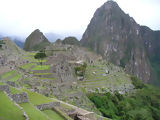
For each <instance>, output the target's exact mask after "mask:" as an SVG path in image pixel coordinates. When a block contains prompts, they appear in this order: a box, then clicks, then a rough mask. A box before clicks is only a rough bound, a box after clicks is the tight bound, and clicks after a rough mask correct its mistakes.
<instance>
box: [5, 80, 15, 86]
mask: <svg viewBox="0 0 160 120" xmlns="http://www.w3.org/2000/svg"><path fill="white" fill-rule="evenodd" d="M6 83H7V84H8V85H10V86H12V87H16V82H12V81H7V82H6Z"/></svg>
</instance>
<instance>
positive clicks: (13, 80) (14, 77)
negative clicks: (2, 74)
mask: <svg viewBox="0 0 160 120" xmlns="http://www.w3.org/2000/svg"><path fill="white" fill-rule="evenodd" d="M21 77H22V75H21V74H19V73H18V74H16V75H15V76H13V77H12V78H10V79H9V80H8V81H12V82H15V81H17V80H18V79H20V78H21Z"/></svg>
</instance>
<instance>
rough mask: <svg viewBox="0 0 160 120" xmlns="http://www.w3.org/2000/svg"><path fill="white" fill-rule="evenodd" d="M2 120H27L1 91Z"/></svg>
mask: <svg viewBox="0 0 160 120" xmlns="http://www.w3.org/2000/svg"><path fill="white" fill-rule="evenodd" d="M0 120H25V118H24V117H23V113H22V111H21V110H20V109H19V108H18V107H17V106H16V105H14V103H13V102H12V101H10V99H9V98H8V97H7V96H6V95H5V94H4V93H3V92H2V91H0Z"/></svg>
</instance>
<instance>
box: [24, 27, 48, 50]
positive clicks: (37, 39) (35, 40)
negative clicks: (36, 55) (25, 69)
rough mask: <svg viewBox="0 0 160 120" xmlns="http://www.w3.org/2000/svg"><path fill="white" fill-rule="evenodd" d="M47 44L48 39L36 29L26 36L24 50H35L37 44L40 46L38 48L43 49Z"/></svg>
mask: <svg viewBox="0 0 160 120" xmlns="http://www.w3.org/2000/svg"><path fill="white" fill-rule="evenodd" d="M47 44H49V41H48V39H47V38H46V37H45V36H44V34H43V33H42V32H41V31H40V30H39V29H36V30H34V31H33V32H32V33H31V34H30V35H29V36H28V37H27V38H26V41H25V44H24V50H27V51H30V50H37V47H38V45H39V46H40V48H39V47H38V49H43V47H44V46H45V45H47Z"/></svg>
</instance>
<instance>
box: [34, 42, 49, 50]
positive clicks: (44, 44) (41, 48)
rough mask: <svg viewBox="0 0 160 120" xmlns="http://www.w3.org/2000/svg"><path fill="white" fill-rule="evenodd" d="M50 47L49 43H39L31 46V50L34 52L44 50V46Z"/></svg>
mask: <svg viewBox="0 0 160 120" xmlns="http://www.w3.org/2000/svg"><path fill="white" fill-rule="evenodd" d="M48 45H50V43H49V42H46V41H44V42H40V43H38V44H36V45H35V46H33V49H32V50H34V51H39V50H44V49H45V47H46V46H48Z"/></svg>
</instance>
